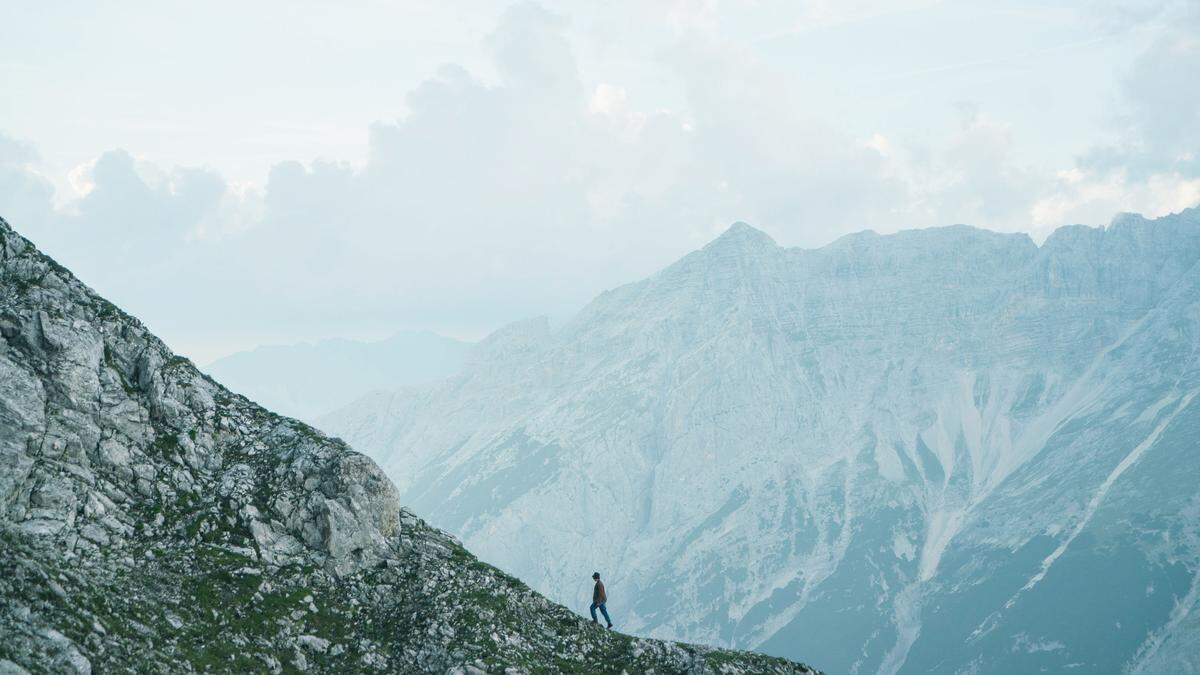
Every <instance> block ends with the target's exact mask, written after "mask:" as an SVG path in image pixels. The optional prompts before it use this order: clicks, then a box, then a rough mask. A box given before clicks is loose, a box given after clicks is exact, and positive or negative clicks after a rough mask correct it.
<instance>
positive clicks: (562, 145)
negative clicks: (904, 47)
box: [0, 3, 1200, 356]
mask: <svg viewBox="0 0 1200 675" xmlns="http://www.w3.org/2000/svg"><path fill="white" fill-rule="evenodd" d="M673 7H674V9H673V10H672V11H669V12H668V11H666V10H663V11H661V12H659V11H658V10H656V9H655V10H650V9H647V10H645V11H647V12H658V14H661V15H662V16H659V17H658V19H657V20H661V21H670V22H673V24H672V25H674V26H675V28H674V33H673V42H672V44H671V46H670V47H668V48H666V49H663V50H661V52H660V53H659V57H658V60H657V61H653V62H646V63H645V64H644V65H645V67H647V68H653V69H655V75H654V77H655V78H657V81H663V82H669V83H670V86H671V87H673V88H677V90H678V91H677V93H678V96H677V100H676V97H664V100H674V101H675V102H673V103H672V104H671V105H670V106H669V107H663V106H661V105H654V106H647V105H645V104H644V103H643V102H642V99H641V98H640V97H639V95H638V91H637V89H636V88H633V87H630V88H627V87H626V86H625V83H624V82H622V81H620V80H619V79H617V78H613V79H610V78H608V77H607V76H603V77H598V78H597V77H594V76H593V77H589V76H587V75H585V67H584V66H583V65H581V63H583V62H584V61H585V59H584V58H583V57H581V55H580V54H579V53H577V52H576V48H575V43H574V42H573V41H572V31H574V30H577V26H575V25H573V24H572V21H571V20H570V19H569V18H567V17H565V16H562V15H559V14H557V13H555V12H553V11H550V10H547V9H545V8H543V7H541V6H539V5H536V4H531V3H524V4H519V5H516V6H513V7H511V8H509V9H508V10H507V11H506V12H504V13H503V14H502V15H501V17H500V19H499V21H498V22H497V24H496V27H495V30H494V31H493V32H492V33H491V35H490V36H488V37H487V38H486V39H485V41H484V44H485V46H486V49H487V53H488V54H489V55H490V58H491V64H490V66H491V68H490V69H485V70H486V72H482V73H481V72H478V69H476V72H473V71H472V70H468V69H466V68H465V67H463V66H461V65H457V64H447V65H444V66H441V67H440V68H438V69H437V70H436V71H435V72H433V74H432V75H431V76H430V77H428V78H427V79H426V80H425V81H423V82H421V83H420V84H419V85H417V86H416V87H414V88H412V89H411V90H410V91H409V92H408V93H407V95H406V96H405V99H404V102H405V105H404V113H403V115H402V116H400V117H399V118H397V119H393V120H388V121H382V122H377V123H375V124H373V125H371V127H370V129H369V132H368V149H367V150H368V151H367V153H366V160H365V162H363V163H362V164H361V165H352V164H348V163H345V162H339V161H334V160H313V161H285V162H281V163H278V164H276V165H275V166H274V167H273V168H272V169H271V170H270V172H269V174H268V175H267V176H266V179H265V181H264V183H263V184H262V185H261V186H246V185H234V184H231V183H230V182H228V181H227V180H225V178H224V177H223V176H222V175H220V174H219V173H217V172H216V171H213V170H211V169H208V168H204V167H194V166H193V167H168V166H159V165H157V164H156V163H154V162H150V161H147V160H145V159H140V158H138V157H137V156H135V155H134V154H131V153H129V152H126V151H122V150H113V151H110V152H106V153H103V154H102V155H100V156H99V157H97V158H96V159H95V160H94V161H92V162H88V163H86V164H84V165H81V166H80V167H79V168H78V169H77V170H76V171H74V172H72V176H71V178H72V181H71V184H72V185H75V186H78V187H77V189H78V190H79V192H80V194H81V195H82V196H80V197H79V198H77V199H74V200H72V201H70V202H69V203H67V204H65V205H64V206H63V207H62V208H59V209H55V208H54V207H53V206H52V204H53V196H54V195H53V189H52V188H51V185H50V183H49V182H48V181H46V180H45V179H44V178H42V177H41V175H40V174H39V173H38V166H39V164H38V158H37V156H36V153H34V152H33V149H32V147H31V146H29V145H28V144H23V143H19V142H16V141H14V140H12V139H9V138H8V137H4V136H0V209H3V211H2V212H3V213H4V214H6V216H7V215H11V218H12V221H13V223H14V224H15V225H17V226H18V227H20V228H21V229H22V230H24V231H26V232H28V233H30V234H31V235H35V236H34V238H35V240H36V241H38V243H39V244H41V245H43V246H45V247H46V248H47V250H48V251H50V252H51V253H52V254H54V255H56V256H58V257H60V258H61V259H62V260H63V262H64V263H66V264H67V265H68V266H70V267H72V268H73V269H75V270H76V271H77V272H79V273H80V274H81V275H82V276H83V277H84V278H85V279H86V280H88V281H89V283H94V284H95V285H96V286H97V287H98V288H99V290H101V291H102V292H105V293H106V294H108V295H110V296H111V297H112V298H113V299H114V300H115V301H117V302H119V303H121V304H123V305H125V306H127V307H128V308H129V309H131V310H132V311H134V312H135V313H138V314H139V315H141V316H143V317H146V318H147V319H150V320H152V325H153V326H154V327H155V328H156V330H159V331H160V332H161V333H163V334H164V335H165V336H166V337H167V338H168V339H169V340H172V341H173V343H174V344H176V345H177V346H184V347H189V346H191V345H193V344H197V343H198V342H203V341H205V340H210V339H213V338H212V336H213V335H214V334H215V333H217V332H223V333H231V332H240V333H242V334H244V335H246V336H248V337H246V338H245V339H246V340H247V341H252V342H261V341H264V340H272V341H282V340H296V339H304V338H311V337H319V336H326V335H364V334H379V333H380V332H386V331H391V330H396V329H398V328H402V327H428V328H434V329H438V330H442V331H445V332H450V333H456V334H460V335H466V336H478V335H479V334H481V333H483V332H486V331H487V330H489V329H491V328H494V327H495V326H498V325H500V324H503V323H506V322H508V321H510V320H513V319H517V318H521V317H525V316H529V315H533V314H540V313H558V314H564V313H566V312H569V311H571V310H573V309H575V308H576V307H578V306H579V305H581V304H582V303H584V302H586V301H587V300H588V299H589V298H590V297H591V296H593V295H594V294H595V293H596V292H598V291H599V290H602V289H604V288H607V287H612V286H615V285H617V284H620V283H624V282H627V281H630V280H632V279H636V278H638V277H640V276H643V275H645V274H647V273H650V272H652V271H653V270H655V269H657V268H658V267H660V266H662V265H664V264H666V263H668V262H670V261H671V260H673V259H674V258H675V257H677V256H679V255H682V254H683V253H685V252H687V251H688V250H691V249H692V248H695V247H697V246H699V245H702V244H703V243H705V242H706V241H707V240H709V239H710V238H711V237H712V236H713V235H715V234H716V233H717V232H718V231H720V230H721V229H723V228H724V227H727V226H728V224H729V223H731V222H733V221H735V220H747V221H750V222H752V223H755V224H756V225H759V226H761V227H763V228H764V229H766V230H767V231H769V232H771V233H772V234H773V235H775V236H776V237H777V238H778V239H779V240H781V241H783V242H785V243H788V244H800V245H820V244H823V243H826V242H828V241H830V240H831V239H833V238H835V237H836V236H838V235H840V234H844V233H847V232H851V231H857V230H861V229H865V228H873V229H878V230H883V231H888V230H895V229H899V228H902V227H917V226H927V225H939V224H948V223H953V222H966V223H971V224H976V225H981V226H986V227H992V228H997V229H1007V230H1033V231H1034V232H1035V233H1038V234H1045V233H1046V232H1048V231H1049V230H1050V229H1053V227H1055V226H1057V225H1060V224H1063V223H1065V222H1069V220H1071V219H1077V220H1079V221H1081V222H1089V223H1099V222H1106V221H1107V220H1108V219H1109V218H1110V217H1111V215H1112V213H1114V212H1115V211H1120V210H1132V209H1142V210H1145V211H1147V212H1148V213H1150V214H1157V213H1161V212H1162V211H1163V209H1177V208H1182V207H1184V206H1188V205H1190V203H1194V202H1195V201H1196V200H1197V199H1200V197H1198V196H1197V190H1198V189H1200V186H1198V184H1197V183H1196V174H1195V172H1194V167H1193V166H1192V165H1191V164H1189V161H1190V160H1188V158H1187V157H1183V156H1181V155H1180V153H1179V152H1178V150H1179V149H1180V148H1188V147H1197V144H1196V142H1195V141H1196V140H1197V138H1196V136H1195V133H1196V129H1195V126H1194V124H1193V123H1194V120H1193V119H1192V118H1191V117H1189V116H1188V114H1187V111H1188V110H1190V111H1191V113H1192V114H1195V111H1196V110H1197V109H1200V108H1197V107H1196V106H1193V107H1191V108H1190V109H1188V108H1186V107H1185V106H1175V107H1172V109H1171V110H1169V111H1164V110H1161V108H1164V107H1171V106H1169V105H1168V104H1167V101H1169V100H1178V99H1177V98H1176V99H1171V96H1172V93H1171V92H1172V90H1173V88H1175V89H1177V88H1181V87H1182V88H1183V89H1188V91H1185V92H1183V93H1182V94H1181V95H1183V96H1187V97H1194V96H1195V95H1196V94H1195V92H1194V91H1191V89H1194V87H1192V88H1188V87H1184V86H1183V84H1184V83H1183V82H1182V80H1181V76H1178V75H1177V74H1176V72H1177V71H1179V72H1183V73H1184V76H1185V77H1190V76H1191V75H1190V73H1192V71H1191V70H1188V68H1191V67H1192V65H1187V64H1191V63H1192V61H1188V59H1194V54H1193V51H1191V50H1193V49H1194V45H1193V44H1190V43H1188V42H1187V40H1185V39H1183V38H1184V37H1185V36H1184V33H1186V31H1182V32H1181V31H1175V34H1174V37H1173V38H1171V39H1167V38H1166V37H1164V39H1163V40H1162V41H1161V42H1156V43H1155V45H1154V46H1152V47H1151V49H1150V50H1149V51H1147V52H1146V54H1145V55H1144V56H1143V57H1142V58H1141V59H1140V60H1139V61H1138V62H1137V63H1135V64H1134V65H1133V67H1132V68H1131V70H1130V71H1129V74H1128V76H1127V77H1126V78H1125V79H1123V80H1122V82H1123V83H1124V84H1123V85H1122V89H1121V92H1120V97H1121V98H1120V100H1121V101H1123V102H1124V103H1123V104H1122V106H1121V111H1122V113H1121V116H1120V118H1119V119H1115V121H1114V124H1119V125H1120V126H1119V127H1118V128H1119V129H1120V130H1121V133H1120V134H1117V135H1116V137H1117V138H1118V140H1119V141H1120V142H1119V143H1113V144H1110V145H1109V146H1106V148H1105V149H1102V150H1101V149H1097V150H1096V151H1094V152H1092V153H1091V154H1089V155H1088V157H1087V158H1085V159H1081V160H1080V163H1079V165H1078V166H1075V167H1046V166H1038V165H1035V164H1031V163H1029V162H1028V160H1026V159H1025V157H1026V155H1024V154H1022V152H1021V148H1022V138H1021V137H1020V130H1019V129H1017V128H1014V127H1013V126H1011V125H1010V124H1008V123H1006V122H1005V121H1004V120H1002V119H998V118H996V117H995V116H993V115H992V114H990V113H989V112H988V111H987V110H985V109H982V108H981V107H980V106H977V105H972V104H966V105H963V106H962V109H961V111H960V113H961V114H960V118H959V123H958V124H957V125H953V126H950V127H949V128H947V129H944V130H941V133H931V134H928V135H927V136H923V137H920V138H913V137H912V136H911V135H906V134H904V133H893V130H891V129H887V128H880V129H878V130H872V131H869V132H868V133H866V134H864V137H863V138H859V137H855V136H854V135H851V134H850V133H848V132H847V131H846V130H845V129H844V128H842V127H841V126H839V125H838V123H837V120H829V119H821V118H819V117H818V116H817V115H815V114H810V113H809V111H810V110H812V109H813V108H814V105H813V103H814V102H813V97H814V96H815V95H816V94H814V91H818V89H814V87H812V86H810V84H809V83H808V82H806V80H805V75H804V71H803V69H796V68H789V69H786V70H780V69H779V68H777V64H775V63H773V62H771V61H769V60H767V59H765V58H764V56H763V54H762V52H760V51H758V50H756V49H753V48H752V47H750V46H748V45H747V44H746V43H745V42H744V41H735V40H731V39H728V38H725V37H722V35H721V34H720V31H717V30H714V24H713V23H712V22H713V21H717V17H718V15H721V16H724V14H722V12H725V13H726V14H727V13H728V12H727V11H726V10H727V9H728V8H723V6H718V5H717V4H712V3H677V4H676V5H674V6H673ZM832 8H833V5H832V4H824V5H813V6H810V7H809V8H808V9H807V10H805V11H807V12H808V14H805V15H804V16H807V17H808V18H809V19H811V20H812V21H815V22H817V23H818V24H820V25H824V24H826V23H829V22H833V23H839V22H841V23H844V22H845V21H853V20H855V17H857V16H859V15H860V14H861V15H862V16H872V15H874V14H876V13H878V12H879V11H883V9H881V8H880V7H878V6H877V5H875V4H874V3H866V4H863V5H861V6H859V7H858V9H855V11H854V12H851V13H850V14H849V15H846V16H840V15H839V16H835V15H834V14H832V13H830V12H831V10H832ZM721 20H722V21H723V20H724V19H721ZM761 23H762V22H761V20H759V21H758V23H755V22H754V21H747V22H745V25H742V26H741V28H740V30H742V31H743V32H746V33H748V34H761V33H762V32H763V31H765V30H766V29H768V28H769V27H770V26H767V25H760V24H761ZM790 25H791V24H789V26H790ZM609 29H611V27H609V28H606V30H609ZM1176 60H1179V63H1177V62H1176ZM1181 64H1182V65H1183V68H1182V69H1179V68H1175V66H1177V65H1181ZM1193 65H1194V64H1193ZM1168 66H1170V67H1168ZM1175 93H1176V94H1179V92H1175ZM656 100H658V99H656ZM1188 100H1189V101H1190V100H1191V99H1190V98H1189V99H1188ZM1172 149H1174V150H1175V152H1174V154H1172ZM1106 152H1107V153H1109V155H1105V154H1104V153H1106ZM1103 157H1109V159H1107V160H1105V161H1103V162H1102V161H1100V160H1101V158H1103ZM250 336H253V337H250ZM173 338H174V339H173ZM209 355H213V356H215V355H216V354H211V353H210V354H209Z"/></svg>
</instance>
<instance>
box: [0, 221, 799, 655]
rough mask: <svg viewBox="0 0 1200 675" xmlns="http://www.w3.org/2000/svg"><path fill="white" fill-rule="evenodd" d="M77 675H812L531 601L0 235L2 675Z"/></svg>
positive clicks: (380, 484) (296, 427) (321, 451)
mask: <svg viewBox="0 0 1200 675" xmlns="http://www.w3.org/2000/svg"><path fill="white" fill-rule="evenodd" d="M588 572H589V570H580V575H581V576H582V577H583V578H584V579H586V578H587V576H586V575H587V574H588ZM93 670H95V671H97V672H138V673H179V672H224V673H229V672H239V673H240V672H255V673H262V672H271V673H279V672H283V671H285V670H286V671H287V672H329V673H348V672H386V673H411V672H429V673H496V674H499V673H532V672H580V673H584V672H587V673H591V672H596V673H620V672H631V673H632V672H639V673H641V672H657V673H678V672H695V673H763V672H769V673H809V672H811V671H810V670H808V669H807V668H805V667H804V666H802V665H799V664H795V663H788V662H786V661H783V660H782V659H773V658H769V657H765V656H762V655H758V654H738V653H733V652H728V651H722V650H714V649H709V648H706V647H697V646H692V645H679V644H672V643H664V642H658V641H654V640H647V639H641V638H634V637H630V636H628V635H623V634H620V633H617V632H614V631H608V630H606V629H604V628H601V627H599V626H596V625H594V624H592V623H591V621H590V620H585V619H584V618H583V617H581V616H580V615H579V614H577V613H574V612H571V611H569V610H567V609H566V608H564V607H561V606H557V605H554V604H552V603H550V602H548V601H547V600H546V599H545V598H544V597H542V596H540V595H538V594H536V593H534V592H533V591H531V590H530V589H529V588H528V587H527V586H525V585H524V584H522V583H521V582H520V581H518V580H517V579H514V578H513V577H510V576H508V575H506V574H504V573H502V572H500V571H499V570H497V569H495V568H493V567H490V566H488V565H485V564H483V563H481V562H479V561H478V560H476V559H475V557H474V556H473V555H471V554H470V553H468V552H467V551H466V550H465V549H463V547H462V546H461V545H460V544H459V543H458V542H457V541H456V540H454V539H453V538H452V537H450V536H448V535H446V534H444V533H442V532H439V531H437V530H434V529H432V528H430V527H428V526H427V525H425V524H424V523H423V522H422V521H421V520H419V519H418V518H416V517H415V516H413V515H412V514H411V513H410V512H408V511H406V510H403V509H401V508H400V505H399V502H398V501H397V498H396V490H395V488H394V487H393V486H392V484H391V482H389V481H388V479H387V478H386V477H385V476H384V475H383V472H382V471H380V469H379V467H378V466H376V465H375V463H374V462H372V461H371V460H369V459H367V458H366V457H364V456H362V455H360V454H358V453H356V452H353V451H352V450H350V449H349V448H348V447H347V446H346V445H345V444H344V443H342V442H341V441H339V440H337V439H332V438H329V437H327V436H325V435H323V434H321V433H320V432H318V431H316V430H314V429H312V428H310V427H308V426H307V425H305V424H302V423H300V422H297V421H296V420H293V419H289V418H285V417H280V416H278V415H275V414H274V413H271V412H268V411H266V410H264V409H263V408H261V407H259V406H257V405H255V404H254V403H251V402H250V401H248V400H247V399H246V398H244V397H242V396H238V395H236V394H233V393H231V392H230V391H229V390H227V389H225V388H224V387H222V386H220V385H219V384H217V383H216V382H214V381H213V380H212V379H210V378H208V377H207V376H205V375H203V374H202V373H200V372H199V371H197V370H196V368H195V367H193V366H192V364H191V363H190V362H189V361H188V360H187V359H184V358H180V357H178V356H175V355H174V354H172V353H171V352H170V351H169V350H168V349H167V348H166V346H165V345H164V344H163V343H162V341H160V340H159V339H158V338H156V337H154V336H153V335H151V334H150V333H149V332H148V331H147V330H146V328H145V326H143V325H142V324H141V322H139V321H138V320H137V319H134V318H133V317H131V316H129V315H127V314H125V313H124V312H122V311H121V310H119V309H117V308H116V307H114V306H113V305H112V304H110V303H108V302H107V301H105V300H104V299H103V298H100V297H99V296H97V295H96V294H95V293H93V292H92V291H91V290H90V289H88V288H87V287H86V286H84V285H83V284H82V283H80V282H79V281H78V280H77V279H76V278H75V277H74V276H72V275H71V273H70V272H68V271H67V270H65V269H63V268H62V267H61V266H59V265H58V264H57V263H55V262H54V261H53V260H51V259H50V258H47V257H46V256H44V255H42V254H41V253H39V252H38V251H37V250H36V249H35V248H34V247H33V245H32V244H30V243H29V242H28V241H26V240H25V239H23V238H22V237H20V236H18V235H17V234H16V233H14V232H13V231H12V229H10V228H9V226H8V224H7V223H6V222H4V221H3V220H0V673H5V674H18V675H19V674H21V673H27V672H35V673H83V674H87V673H91V672H92V671H93Z"/></svg>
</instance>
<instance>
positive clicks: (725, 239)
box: [704, 220, 779, 253]
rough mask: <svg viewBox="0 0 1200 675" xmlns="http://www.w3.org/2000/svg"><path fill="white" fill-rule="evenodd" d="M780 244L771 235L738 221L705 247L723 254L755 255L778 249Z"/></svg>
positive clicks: (707, 249)
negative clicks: (755, 253) (754, 253)
mask: <svg viewBox="0 0 1200 675" xmlns="http://www.w3.org/2000/svg"><path fill="white" fill-rule="evenodd" d="M778 248H779V244H777V243H775V240H774V239H772V238H771V235H769V234H767V233H766V232H763V231H762V230H760V229H758V228H756V227H754V226H753V225H750V224H748V223H745V222H742V221H740V220H739V221H737V222H736V223H734V224H732V225H730V226H729V228H728V229H727V230H725V231H724V232H723V233H721V236H719V237H717V238H716V239H714V240H712V242H710V243H709V244H708V245H707V246H705V247H704V250H706V251H716V252H722V253H728V252H740V253H753V252H758V251H769V250H774V249H778Z"/></svg>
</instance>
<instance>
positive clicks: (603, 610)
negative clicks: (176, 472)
mask: <svg viewBox="0 0 1200 675" xmlns="http://www.w3.org/2000/svg"><path fill="white" fill-rule="evenodd" d="M597 607H599V608H600V613H601V614H603V615H604V620H605V621H607V622H608V623H610V624H611V623H612V619H610V618H608V609H606V608H605V607H604V603H603V602H593V603H592V606H591V608H590V609H591V612H592V621H595V620H596V608H597Z"/></svg>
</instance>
